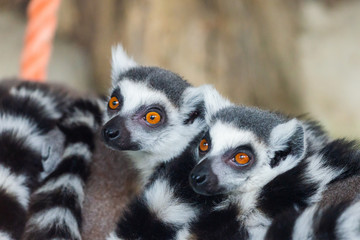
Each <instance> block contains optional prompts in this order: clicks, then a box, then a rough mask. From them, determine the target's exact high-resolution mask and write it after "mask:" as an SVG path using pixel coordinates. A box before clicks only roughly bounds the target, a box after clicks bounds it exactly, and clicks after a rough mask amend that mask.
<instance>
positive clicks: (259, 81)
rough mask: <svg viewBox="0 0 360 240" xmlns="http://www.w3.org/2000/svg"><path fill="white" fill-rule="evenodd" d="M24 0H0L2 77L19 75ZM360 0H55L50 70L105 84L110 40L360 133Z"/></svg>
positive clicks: (192, 75)
mask: <svg viewBox="0 0 360 240" xmlns="http://www.w3.org/2000/svg"><path fill="white" fill-rule="evenodd" d="M27 2H28V1H24V0H0V77H9V76H17V74H18V72H19V59H20V53H21V50H22V44H23V37H24V30H25V24H26V14H25V9H26V5H27ZM359 13H360V1H356V0H302V1H301V0H268V1H263V0H225V1H224V0H183V1H175V0H170V1H169V0H102V1H86V0H62V3H61V9H60V12H59V25H58V29H57V35H56V39H55V43H54V51H53V54H52V58H51V62H50V67H49V79H50V80H51V81H56V82H62V83H66V84H68V85H70V86H72V87H74V88H77V89H80V90H82V91H96V92H98V93H106V92H107V89H108V87H109V85H110V77H109V76H110V64H109V63H110V46H111V45H113V44H115V43H117V42H122V43H123V45H124V46H125V48H126V49H127V51H128V52H129V54H131V55H133V56H134V58H135V59H136V60H137V61H138V62H139V63H141V64H144V65H156V66H161V67H164V68H167V69H170V70H172V71H175V72H177V73H179V74H180V75H182V76H184V77H185V78H186V79H187V80H189V82H191V83H193V84H194V85H199V84H203V83H211V84H214V85H215V86H216V87H217V88H218V89H219V90H220V92H221V93H222V94H224V95H226V96H228V97H229V98H230V99H231V100H233V101H234V102H237V103H244V104H249V105H255V106H260V107H263V108H268V109H272V110H280V111H283V112H286V113H290V114H301V113H308V114H309V116H310V117H312V118H315V119H317V120H319V121H320V122H321V123H322V124H324V125H325V127H326V129H327V130H328V131H329V132H330V133H331V134H332V135H333V136H342V137H344V136H346V137H350V138H359V137H360V111H359V107H358V106H359V104H360V93H359V91H360V24H359V23H360V14H359Z"/></svg>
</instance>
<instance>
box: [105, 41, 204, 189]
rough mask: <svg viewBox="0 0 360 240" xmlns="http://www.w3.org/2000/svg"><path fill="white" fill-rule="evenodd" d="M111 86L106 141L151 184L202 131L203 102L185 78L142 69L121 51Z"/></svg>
mask: <svg viewBox="0 0 360 240" xmlns="http://www.w3.org/2000/svg"><path fill="white" fill-rule="evenodd" d="M112 85H113V86H112V89H111V95H110V98H109V102H108V110H107V119H105V122H106V124H105V125H104V127H103V129H102V136H103V139H104V141H105V143H106V145H108V146H109V147H111V148H113V149H115V150H120V151H125V152H126V153H127V154H128V155H129V156H130V158H131V160H132V162H133V163H134V165H135V167H136V168H137V169H138V170H139V172H140V175H141V180H142V182H143V183H146V182H147V180H148V178H149V176H150V175H151V174H152V173H153V172H154V169H155V168H156V167H157V166H158V165H159V164H161V163H163V162H166V161H169V160H170V159H171V158H173V157H176V156H177V155H179V154H181V153H182V152H183V151H184V149H185V148H186V147H187V146H188V144H189V142H190V140H191V139H192V138H194V136H196V135H198V134H199V133H200V132H201V131H202V130H203V128H204V126H205V123H204V106H203V105H204V104H203V99H202V97H201V95H200V94H199V90H198V89H197V88H194V87H192V86H191V85H190V84H189V83H187V82H186V81H185V80H184V79H182V78H181V77H180V76H178V75H176V74H174V73H172V72H170V71H167V70H164V69H161V68H157V67H143V66H139V65H137V63H135V62H134V60H132V59H131V58H129V57H128V56H127V55H126V53H125V51H124V49H123V48H122V46H121V45H118V46H116V47H114V48H113V50H112Z"/></svg>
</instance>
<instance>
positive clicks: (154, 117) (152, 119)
mask: <svg viewBox="0 0 360 240" xmlns="http://www.w3.org/2000/svg"><path fill="white" fill-rule="evenodd" d="M160 120H161V116H160V114H159V113H157V112H148V113H147V114H146V121H147V122H148V123H150V124H157V123H158V122H160Z"/></svg>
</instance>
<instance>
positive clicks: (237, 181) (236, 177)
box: [207, 121, 270, 192]
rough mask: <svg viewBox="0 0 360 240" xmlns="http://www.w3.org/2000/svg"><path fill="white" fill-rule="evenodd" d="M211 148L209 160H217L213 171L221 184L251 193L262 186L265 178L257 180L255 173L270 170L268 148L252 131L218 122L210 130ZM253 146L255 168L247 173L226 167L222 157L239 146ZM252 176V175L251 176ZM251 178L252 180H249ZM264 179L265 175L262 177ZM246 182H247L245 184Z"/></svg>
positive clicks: (214, 161)
mask: <svg viewBox="0 0 360 240" xmlns="http://www.w3.org/2000/svg"><path fill="white" fill-rule="evenodd" d="M210 137H211V146H210V152H209V154H208V155H207V157H208V158H211V157H213V158H214V159H215V160H213V161H212V163H211V168H212V171H213V172H214V173H215V175H217V177H218V180H219V184H220V185H221V186H224V187H226V188H228V189H236V191H240V192H244V191H251V190H254V188H259V187H261V186H262V183H261V182H262V179H263V178H261V179H260V178H256V176H255V175H258V174H253V173H254V172H256V173H257V172H258V171H261V172H265V169H263V168H270V167H269V166H268V164H267V155H266V152H267V151H266V146H265V145H264V144H263V143H262V142H261V141H260V140H259V139H258V138H257V137H256V136H255V135H254V134H253V133H252V132H250V131H247V130H243V129H239V128H237V127H234V126H232V125H231V124H228V123H223V122H221V121H217V122H216V123H215V124H214V125H213V126H211V128H210ZM243 145H251V146H253V149H254V150H255V151H256V152H255V155H256V157H255V161H256V162H255V163H254V165H255V166H253V168H256V170H254V169H249V170H246V171H242V170H240V169H239V170H235V169H233V168H231V167H230V166H228V165H226V164H225V162H224V161H223V160H222V155H223V154H224V153H225V152H226V151H227V150H230V149H235V148H237V147H239V146H243ZM250 174H251V175H250ZM249 176H251V178H249ZM261 176H262V177H263V175H261ZM245 180H246V182H245Z"/></svg>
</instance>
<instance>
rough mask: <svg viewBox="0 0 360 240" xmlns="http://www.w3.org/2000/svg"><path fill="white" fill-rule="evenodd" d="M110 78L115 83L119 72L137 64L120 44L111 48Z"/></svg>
mask: <svg viewBox="0 0 360 240" xmlns="http://www.w3.org/2000/svg"><path fill="white" fill-rule="evenodd" d="M111 55H112V56H111V78H112V82H113V83H116V82H117V81H118V78H119V76H120V74H121V73H124V72H125V71H127V70H129V69H130V68H133V67H136V66H137V65H138V64H137V63H136V62H135V61H134V60H133V59H132V57H129V56H128V55H127V53H126V51H125V50H124V48H123V46H122V45H121V44H118V45H116V46H113V47H112V48H111Z"/></svg>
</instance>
